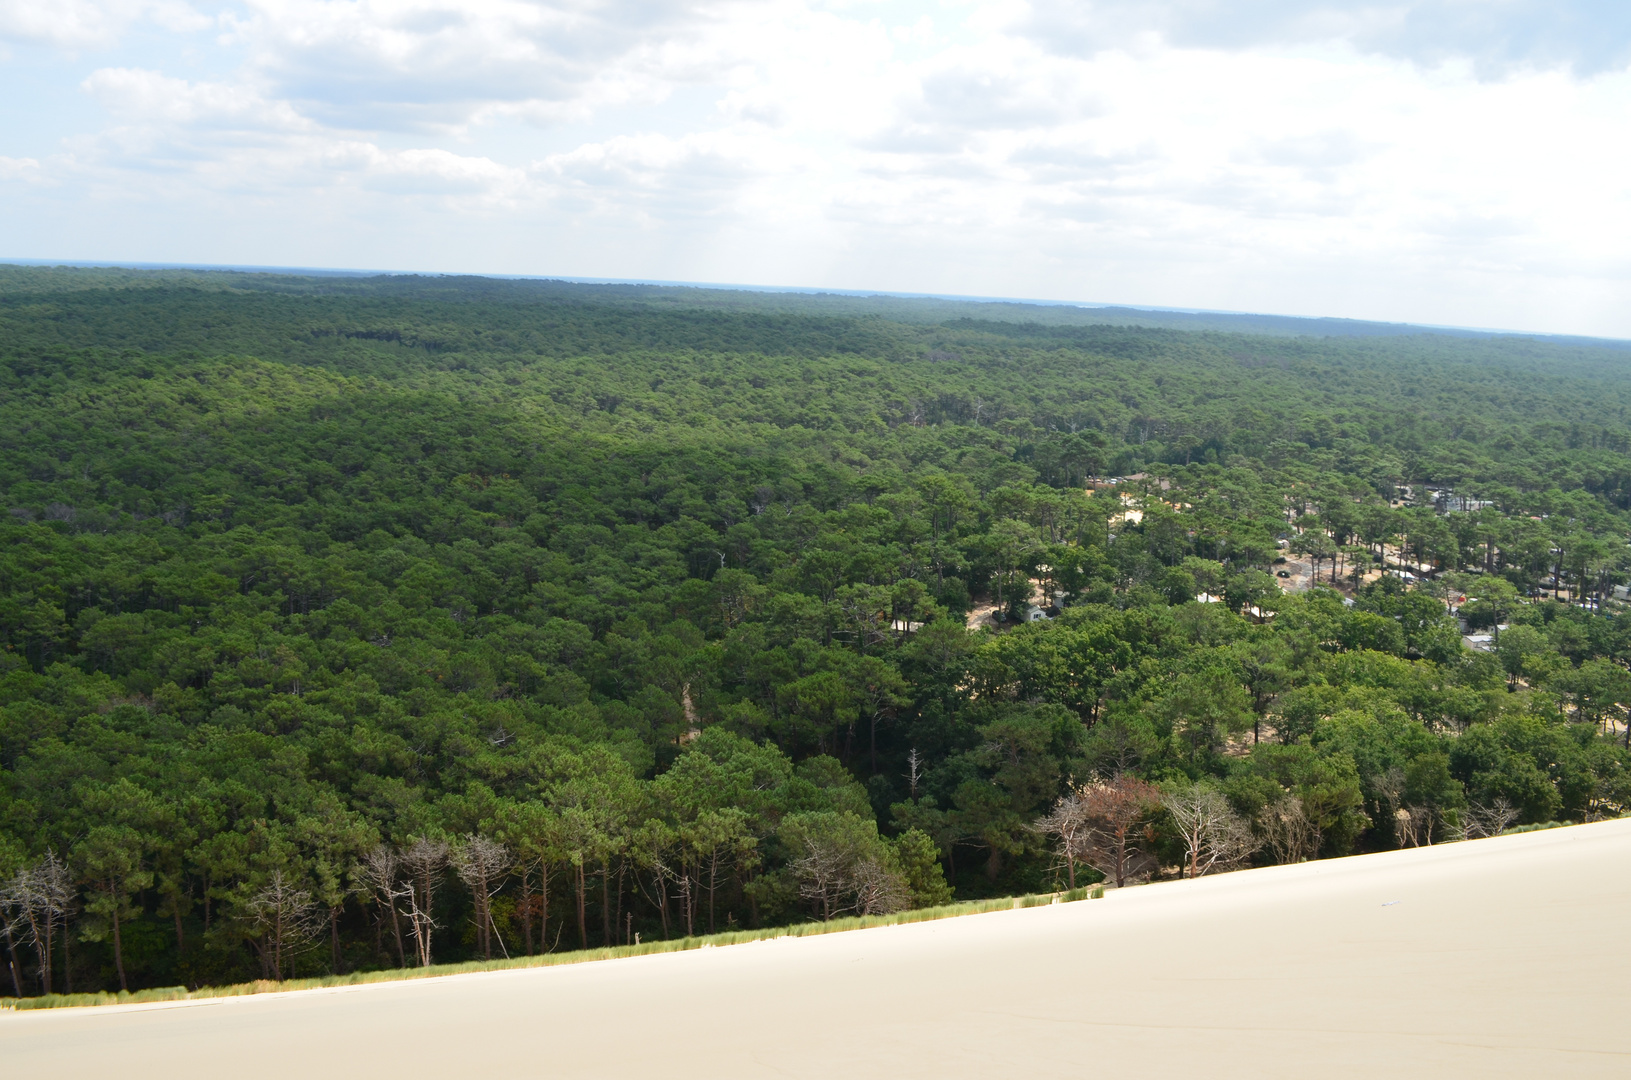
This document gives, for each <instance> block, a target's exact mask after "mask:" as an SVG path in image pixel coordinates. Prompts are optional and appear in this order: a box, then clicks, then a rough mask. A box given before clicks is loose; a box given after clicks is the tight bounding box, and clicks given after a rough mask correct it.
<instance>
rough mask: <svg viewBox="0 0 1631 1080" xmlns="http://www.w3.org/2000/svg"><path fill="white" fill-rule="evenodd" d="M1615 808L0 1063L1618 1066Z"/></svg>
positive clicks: (125, 1012) (367, 1074)
mask: <svg viewBox="0 0 1631 1080" xmlns="http://www.w3.org/2000/svg"><path fill="white" fill-rule="evenodd" d="M1628 923H1631V820H1624V821H1614V822H1606V823H1602V824H1597V825H1588V826H1582V827H1578V828H1571V829H1558V830H1553V831H1549V832H1538V833H1527V834H1523V835H1519V836H1509V837H1502V838H1500V839H1496V840H1482V841H1477V842H1473V843H1464V844H1452V845H1445V846H1440V847H1436V848H1431V849H1419V850H1413V851H1403V852H1390V853H1387V854H1382V855H1367V856H1361V857H1358V858H1351V859H1340V860H1332V861H1327V862H1320V863H1307V864H1303V865H1301V866H1291V867H1279V868H1276V869H1270V870H1254V871H1249V872H1244V873H1237V874H1225V875H1220V876H1218V877H1212V878H1204V879H1202V880H1201V881H1198V882H1173V883H1168V884H1161V885H1151V886H1145V887H1143V888H1137V889H1128V890H1126V891H1124V892H1121V893H1112V894H1111V895H1110V896H1109V897H1107V898H1106V899H1104V900H1098V901H1084V902H1081V903H1075V904H1067V905H1058V906H1055V907H1050V908H1033V909H1028V910H1020V911H1012V912H998V913H993V914H987V915H977V916H968V917H964V918H959V919H950V920H945V921H942V922H935V923H921V924H916V925H909V926H901V927H890V928H887V929H879V930H866V931H860V932H854V933H844V934H833V935H829V936H825V937H818V938H804V939H784V940H781V941H775V942H764V943H759V944H753V945H742V946H736V947H732V948H723V949H709V950H703V951H699V952H691V953H680V954H668V955H660V956H650V957H640V958H635V959H629V960H614V961H605V962H600V963H594V964H582V965H577V966H572V967H560V968H549V969H536V970H531V971H516V972H503V973H494V974H483V975H465V976H456V977H452V978H445V979H433V980H425V981H419V982H404V983H389V984H380V985H375V986H367V987H358V988H354V989H345V990H329V991H310V992H304V993H298V994H280V995H266V996H261V997H253V998H235V999H228V1000H225V1001H220V1002H214V1003H208V1004H200V1003H190V1004H177V1005H167V1006H145V1007H143V1006H127V1007H119V1008H102V1009H71V1010H56V1011H50V1012H39V1013H14V1014H10V1015H6V1016H0V1075H3V1076H6V1077H51V1078H53V1080H57V1078H77V1077H91V1076H94V1077H97V1078H99V1080H110V1078H111V1080H146V1078H148V1077H153V1078H160V1077H162V1078H165V1080H173V1078H177V1077H188V1076H227V1077H233V1078H240V1077H241V1078H246V1080H248V1078H259V1077H267V1078H273V1077H276V1078H279V1080H287V1078H291V1077H293V1078H303V1077H311V1076H318V1077H346V1078H348V1080H352V1078H356V1080H360V1078H372V1077H387V1076H388V1077H392V1078H395V1080H403V1078H418V1077H438V1078H441V1077H482V1078H484V1080H485V1078H489V1077H493V1078H511V1077H532V1076H539V1077H641V1078H651V1080H672V1078H688V1077H708V1078H735V1077H759V1076H770V1077H821V1078H824V1080H827V1078H850V1077H937V1078H938V1077H1063V1076H1091V1075H1095V1074H1100V1073H1109V1074H1114V1075H1126V1076H1140V1077H1146V1076H1157V1077H1162V1076H1173V1077H1179V1076H1181V1077H1185V1078H1186V1080H1190V1078H1196V1077H1224V1076H1227V1077H1233V1076H1240V1077H1281V1076H1284V1077H1298V1078H1322V1077H1345V1076H1365V1077H1410V1076H1421V1077H1462V1076H1468V1077H1472V1076H1477V1077H1497V1076H1512V1077H1519V1076H1521V1077H1531V1078H1535V1077H1559V1076H1615V1077H1626V1076H1631V1016H1628V1014H1627V1007H1628V1006H1631V963H1628V961H1631V948H1628V946H1631V928H1628Z"/></svg>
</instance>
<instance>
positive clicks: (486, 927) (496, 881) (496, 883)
mask: <svg viewBox="0 0 1631 1080" xmlns="http://www.w3.org/2000/svg"><path fill="white" fill-rule="evenodd" d="M452 860H453V870H454V872H455V873H457V874H458V875H459V880H460V881H462V882H464V884H465V887H466V888H467V889H469V890H470V896H471V898H472V899H473V900H474V901H475V909H476V910H475V920H476V944H477V945H479V946H480V947H481V953H482V955H483V956H484V957H486V958H487V959H488V960H491V959H492V958H493V939H494V938H495V937H496V938H498V947H499V948H500V949H501V950H503V952H504V955H505V957H506V958H508V957H509V955H510V951H509V949H507V948H505V945H504V939H503V937H502V936H500V935H499V933H498V927H496V926H494V925H493V894H495V893H496V892H498V890H499V889H500V888H502V887H503V885H504V879H505V877H507V876H508V874H509V872H510V867H511V866H512V864H513V862H514V860H512V859H511V858H510V852H509V849H508V848H506V847H505V846H504V845H503V844H500V843H499V842H498V841H496V840H489V839H487V837H485V836H478V835H476V834H475V833H469V834H467V835H466V836H465V838H464V841H463V842H462V843H460V844H458V845H456V846H455V847H454V848H453V849H452Z"/></svg>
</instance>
